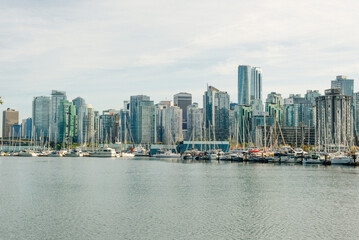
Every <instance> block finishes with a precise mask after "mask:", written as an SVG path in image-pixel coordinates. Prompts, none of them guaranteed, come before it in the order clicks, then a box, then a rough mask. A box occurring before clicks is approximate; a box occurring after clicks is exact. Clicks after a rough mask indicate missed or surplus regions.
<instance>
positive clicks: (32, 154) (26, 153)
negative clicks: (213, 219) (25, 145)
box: [18, 149, 39, 157]
mask: <svg viewBox="0 0 359 240" xmlns="http://www.w3.org/2000/svg"><path fill="white" fill-rule="evenodd" d="M18 156H19V157H37V156H39V154H38V153H36V152H35V151H33V150H29V149H26V150H22V151H20V152H19V155H18Z"/></svg>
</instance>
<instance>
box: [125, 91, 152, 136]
mask: <svg viewBox="0 0 359 240" xmlns="http://www.w3.org/2000/svg"><path fill="white" fill-rule="evenodd" d="M155 114H156V113H155V106H154V103H153V101H151V100H150V97H149V96H145V95H137V96H131V99H130V118H131V119H130V122H131V134H132V136H133V139H134V141H135V143H153V142H154V141H155V138H156V124H155V122H156V118H155Z"/></svg>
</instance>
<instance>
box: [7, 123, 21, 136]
mask: <svg viewBox="0 0 359 240" xmlns="http://www.w3.org/2000/svg"><path fill="white" fill-rule="evenodd" d="M10 137H11V138H17V139H20V138H21V125H19V124H14V125H12V126H11V127H10Z"/></svg>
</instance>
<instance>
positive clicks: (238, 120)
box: [233, 105, 252, 145]
mask: <svg viewBox="0 0 359 240" xmlns="http://www.w3.org/2000/svg"><path fill="white" fill-rule="evenodd" d="M233 111H234V125H235V129H236V132H235V133H234V136H235V137H234V139H235V140H236V141H237V142H238V143H240V144H242V145H243V144H244V143H246V142H249V141H248V140H249V139H251V138H252V137H251V129H252V127H251V119H252V107H251V106H250V105H236V106H234V110H233Z"/></svg>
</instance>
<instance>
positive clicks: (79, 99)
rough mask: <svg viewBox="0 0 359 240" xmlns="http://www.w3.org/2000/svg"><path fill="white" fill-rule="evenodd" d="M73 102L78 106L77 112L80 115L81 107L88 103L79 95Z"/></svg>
mask: <svg viewBox="0 0 359 240" xmlns="http://www.w3.org/2000/svg"><path fill="white" fill-rule="evenodd" d="M72 104H73V105H75V106H76V114H77V115H79V112H80V109H81V107H82V106H83V105H85V104H86V101H85V99H83V98H82V97H77V98H75V99H74V100H72Z"/></svg>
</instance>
